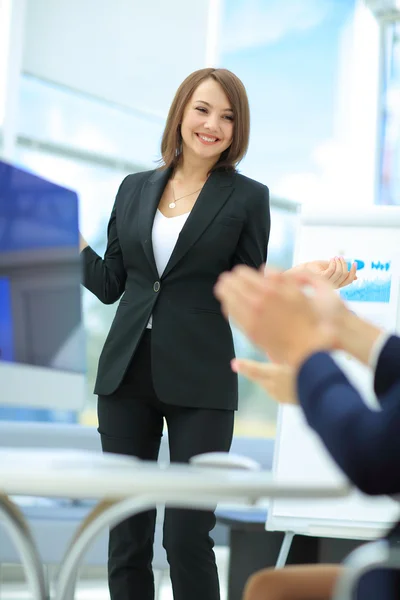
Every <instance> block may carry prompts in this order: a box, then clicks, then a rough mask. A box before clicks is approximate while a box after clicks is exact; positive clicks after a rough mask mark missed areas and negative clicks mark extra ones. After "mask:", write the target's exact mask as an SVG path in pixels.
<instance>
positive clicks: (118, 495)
mask: <svg viewBox="0 0 400 600" xmlns="http://www.w3.org/2000/svg"><path fill="white" fill-rule="evenodd" d="M349 492H350V487H349V486H348V485H347V484H345V483H343V485H342V486H337V485H335V486H329V485H316V484H315V483H312V484H308V483H307V482H304V483H302V484H301V485H299V484H298V483H294V484H290V483H288V482H281V483H280V482H279V481H276V480H274V479H273V478H272V475H271V473H270V472H263V471H258V472H254V471H252V472H249V471H244V470H232V469H219V468H218V469H216V468H205V467H198V466H193V465H168V466H165V467H163V466H160V465H158V464H157V463H151V462H144V461H139V460H136V459H133V458H128V457H122V456H116V455H110V454H107V455H102V454H97V453H91V452H85V451H69V450H65V451H63V450H60V451H58V450H57V451H52V450H50V451H49V450H40V449H39V450H38V449H32V450H30V449H26V448H24V449H21V450H19V449H14V448H12V449H6V448H4V449H1V450H0V517H1V516H2V517H3V519H4V520H5V522H6V525H7V526H8V528H9V531H10V534H11V535H12V536H13V539H14V541H15V543H16V545H17V547H18V549H19V550H20V552H21V555H22V559H23V563H24V566H25V569H26V573H27V577H28V580H29V582H30V584H31V586H32V588H33V591H34V597H35V599H37V600H46V599H47V598H48V590H47V586H46V583H45V577H44V570H43V566H42V565H41V563H40V558H39V554H38V552H37V549H36V546H35V543H34V540H33V538H32V536H31V534H30V531H29V527H28V525H27V523H26V522H25V520H24V518H23V516H22V514H21V513H20V511H19V509H18V508H17V507H16V505H15V504H14V503H13V502H12V501H11V500H10V498H9V496H13V495H27V496H35V495H37V496H49V497H68V498H73V499H78V498H81V499H82V498H96V499H99V500H100V502H99V504H98V505H97V506H96V507H95V508H94V509H93V511H92V512H91V513H90V514H89V516H88V517H87V518H86V519H85V520H84V521H83V522H82V524H81V526H80V527H79V528H78V531H77V532H76V535H75V537H74V539H73V542H72V544H71V545H70V547H69V548H68V549H67V550H66V553H65V556H64V559H63V561H62V564H61V567H60V571H59V576H58V580H57V585H56V595H55V598H56V600H66V598H67V596H68V595H69V594H70V593H71V589H72V588H73V585H74V580H75V574H76V571H77V568H78V566H79V562H80V560H81V558H82V556H83V554H84V552H85V551H86V550H87V548H88V546H89V544H90V543H91V542H92V541H93V540H94V538H95V537H96V536H97V535H98V534H99V533H100V531H102V530H103V529H105V528H109V527H114V526H115V525H117V524H118V523H120V522H121V521H123V520H124V519H126V518H127V517H130V516H132V515H134V514H137V513H139V512H143V511H145V510H149V509H152V508H154V507H155V506H156V505H157V504H168V506H173V507H175V508H178V507H179V508H204V509H205V508H208V509H213V508H214V507H215V505H216V504H217V503H221V502H225V503H227V502H229V504H235V505H242V506H243V505H251V504H254V503H256V502H257V501H258V500H260V499H265V498H278V497H279V498H293V499H294V500H295V499H298V498H314V499H315V498H328V497H329V498H332V497H343V496H346V495H348V494H349ZM139 600H140V599H139Z"/></svg>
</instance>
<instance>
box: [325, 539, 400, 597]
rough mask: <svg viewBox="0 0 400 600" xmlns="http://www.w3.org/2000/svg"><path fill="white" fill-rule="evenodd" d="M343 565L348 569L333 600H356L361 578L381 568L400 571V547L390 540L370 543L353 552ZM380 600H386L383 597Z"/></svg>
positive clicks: (344, 572)
mask: <svg viewBox="0 0 400 600" xmlns="http://www.w3.org/2000/svg"><path fill="white" fill-rule="evenodd" d="M343 565H344V567H346V568H345V569H344V571H343V574H342V575H341V577H340V578H339V580H338V582H337V585H336V588H335V591H334V594H333V598H332V600H354V599H355V598H356V590H357V586H358V584H359V582H360V579H361V577H362V576H363V575H365V574H366V573H368V572H370V571H373V570H375V569H380V568H386V569H396V570H400V546H398V545H393V543H392V542H390V543H389V541H388V540H378V541H375V542H369V543H368V544H364V545H362V546H360V547H359V548H356V550H353V552H351V554H349V556H348V557H347V559H346V560H345V561H344V563H343ZM380 600H386V599H385V598H383V597H381V598H380ZM390 600H391V599H390Z"/></svg>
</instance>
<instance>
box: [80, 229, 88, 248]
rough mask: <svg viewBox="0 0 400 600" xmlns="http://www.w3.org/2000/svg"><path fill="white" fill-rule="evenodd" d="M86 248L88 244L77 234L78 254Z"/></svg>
mask: <svg viewBox="0 0 400 600" xmlns="http://www.w3.org/2000/svg"><path fill="white" fill-rule="evenodd" d="M87 246H89V244H88V243H87V241H86V240H85V238H84V237H83V235H82V234H81V233H80V234H79V252H82V250H84V249H85V248H87Z"/></svg>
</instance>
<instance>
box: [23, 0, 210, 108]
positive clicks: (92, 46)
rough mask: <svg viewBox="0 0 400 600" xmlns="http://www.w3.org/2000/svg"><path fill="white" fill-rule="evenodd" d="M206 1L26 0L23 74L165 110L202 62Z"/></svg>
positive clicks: (125, 103) (205, 53)
mask: <svg viewBox="0 0 400 600" xmlns="http://www.w3.org/2000/svg"><path fill="white" fill-rule="evenodd" d="M214 4H215V2H213V0H196V2H194V1H193V0H163V1H161V0H29V1H28V10H27V20H26V41H25V49H24V57H23V69H24V71H25V72H28V73H30V74H33V75H35V76H37V77H40V78H44V79H47V80H50V81H53V82H56V83H58V84H62V85H65V86H68V87H70V88H73V89H75V90H80V91H83V92H86V93H88V94H93V95H95V96H97V97H98V98H102V99H104V100H107V101H110V102H115V103H117V104H119V105H123V106H126V107H128V108H136V109H139V110H143V111H150V112H156V113H161V114H165V112H166V110H167V109H168V105H169V103H170V101H171V99H172V96H173V94H174V92H175V90H176V88H177V86H178V85H179V83H180V82H181V81H182V80H183V79H184V78H185V77H186V75H188V74H189V73H190V72H191V71H193V70H195V69H198V68H202V67H204V66H205V64H206V60H207V56H208V54H209V53H208V51H207V41H208V40H207V30H208V27H209V22H208V16H209V8H210V5H211V6H212V5H214Z"/></svg>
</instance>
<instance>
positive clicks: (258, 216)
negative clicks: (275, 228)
mask: <svg viewBox="0 0 400 600" xmlns="http://www.w3.org/2000/svg"><path fill="white" fill-rule="evenodd" d="M270 229H271V216H270V209H269V190H268V188H267V187H266V186H265V185H263V186H260V189H259V190H257V193H256V194H255V196H254V197H253V198H251V201H250V200H249V205H248V209H247V219H246V223H245V225H244V227H243V230H242V233H241V236H240V239H239V243H238V246H237V249H236V253H235V257H234V260H233V265H232V266H235V265H239V264H243V265H247V266H249V267H255V268H257V269H258V267H260V266H261V265H262V264H263V263H265V262H266V260H267V250H268V241H269V233H270Z"/></svg>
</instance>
